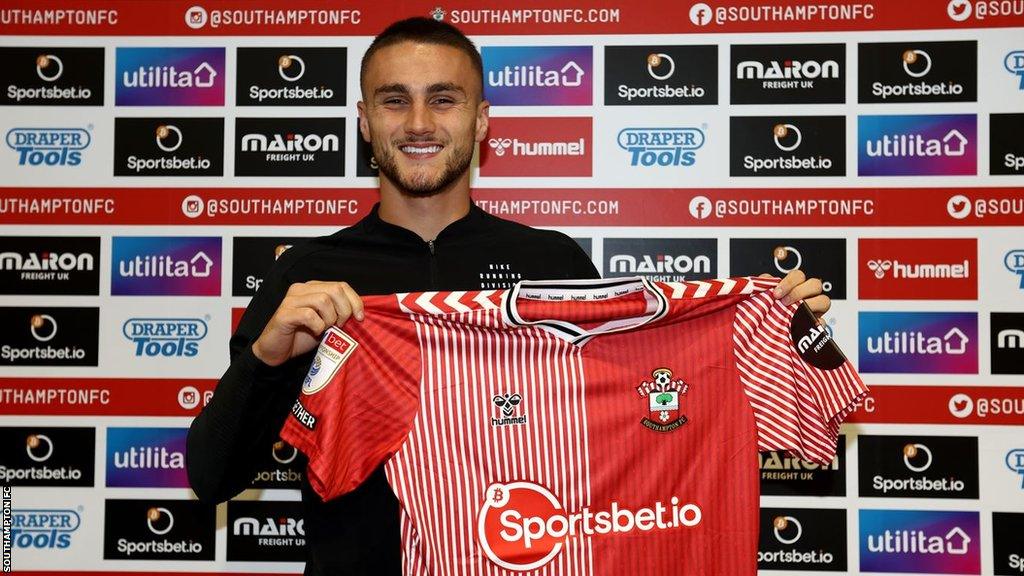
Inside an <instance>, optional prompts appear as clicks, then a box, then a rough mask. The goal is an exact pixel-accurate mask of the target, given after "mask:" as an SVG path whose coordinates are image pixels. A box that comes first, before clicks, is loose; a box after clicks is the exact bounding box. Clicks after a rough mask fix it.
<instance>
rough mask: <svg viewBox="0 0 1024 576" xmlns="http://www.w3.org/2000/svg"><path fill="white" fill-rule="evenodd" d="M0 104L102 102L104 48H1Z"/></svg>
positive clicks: (84, 104) (71, 104) (75, 104)
mask: <svg viewBox="0 0 1024 576" xmlns="http://www.w3.org/2000/svg"><path fill="white" fill-rule="evenodd" d="M0 60H2V61H3V62H5V63H6V68H5V70H4V74H5V76H6V78H7V79H6V81H5V82H6V84H7V85H6V86H5V87H4V92H3V96H2V97H0V105H8V106H10V105H18V104H20V105H22V106H102V105H103V48H55V47H38V48H35V47H34V48H10V47H5V48H0Z"/></svg>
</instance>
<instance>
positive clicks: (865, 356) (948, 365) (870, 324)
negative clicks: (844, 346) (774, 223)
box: [858, 312, 978, 374]
mask: <svg viewBox="0 0 1024 576" xmlns="http://www.w3.org/2000/svg"><path fill="white" fill-rule="evenodd" d="M858 324H859V332H860V346H859V349H860V350H859V351H860V354H859V363H860V366H859V369H860V371H861V372H864V373H872V372H874V373H910V374H977V373H978V315H977V314H976V313H974V312H860V313H859V315H858Z"/></svg>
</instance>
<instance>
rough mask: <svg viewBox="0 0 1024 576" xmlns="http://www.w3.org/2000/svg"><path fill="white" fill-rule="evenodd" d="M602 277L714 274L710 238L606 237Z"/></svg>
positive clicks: (678, 278)
mask: <svg viewBox="0 0 1024 576" xmlns="http://www.w3.org/2000/svg"><path fill="white" fill-rule="evenodd" d="M602 276H604V277H605V278H617V277H623V276H643V277H645V278H647V279H649V280H655V281H658V282H685V281H688V280H707V279H710V278H717V277H718V241H717V240H716V239H714V238H665V239H661V238H606V239H605V241H604V274H602Z"/></svg>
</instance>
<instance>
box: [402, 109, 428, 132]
mask: <svg viewBox="0 0 1024 576" xmlns="http://www.w3.org/2000/svg"><path fill="white" fill-rule="evenodd" d="M405 131H406V132H407V133H409V134H421V135H422V134H431V133H433V132H434V114H433V112H431V110H430V107H429V106H427V104H426V103H425V102H416V103H413V105H412V107H411V108H410V109H409V115H408V117H406V120H405Z"/></svg>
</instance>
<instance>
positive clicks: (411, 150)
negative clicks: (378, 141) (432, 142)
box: [401, 146, 441, 154]
mask: <svg viewBox="0 0 1024 576" xmlns="http://www.w3.org/2000/svg"><path fill="white" fill-rule="evenodd" d="M401 150H402V152H405V153H406V154H434V153H435V152H440V151H441V147H440V146H402V148H401Z"/></svg>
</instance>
